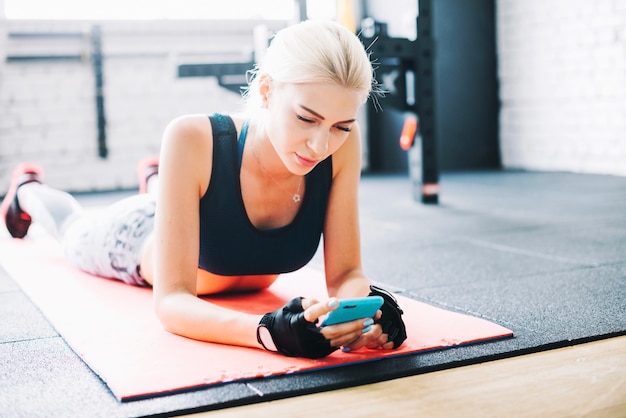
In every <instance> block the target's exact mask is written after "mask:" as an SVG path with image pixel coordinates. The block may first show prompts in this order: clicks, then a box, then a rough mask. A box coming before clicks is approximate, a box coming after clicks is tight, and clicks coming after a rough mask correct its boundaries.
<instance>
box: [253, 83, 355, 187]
mask: <svg viewBox="0 0 626 418" xmlns="http://www.w3.org/2000/svg"><path fill="white" fill-rule="evenodd" d="M266 87H267V90H266V91H265V94H264V95H263V94H262V97H264V99H265V101H264V106H265V107H266V109H267V115H266V116H267V117H266V119H265V132H266V134H267V136H268V137H269V140H270V142H271V143H272V145H273V146H274V149H275V150H276V152H277V154H278V156H279V157H280V159H281V160H282V162H283V164H284V165H285V166H286V167H287V169H288V170H289V171H290V172H292V173H293V174H298V175H304V174H307V173H308V172H310V171H311V170H312V169H313V167H315V165H317V164H318V163H319V162H321V161H322V160H324V159H325V158H327V157H328V156H329V155H331V154H333V153H334V152H335V151H337V150H338V149H339V148H340V147H341V145H342V144H343V143H344V142H345V141H346V139H348V136H349V134H350V130H351V129H353V128H354V124H355V119H356V114H357V111H358V109H359V107H360V105H361V104H362V103H363V101H364V98H365V96H364V94H365V93H364V92H362V91H358V90H354V89H350V88H347V87H342V86H339V85H336V84H325V83H324V84H321V83H320V84H317V83H314V84H280V83H276V82H269V84H268V85H267V86H266ZM262 88H263V87H262Z"/></svg>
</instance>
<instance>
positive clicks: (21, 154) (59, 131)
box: [0, 18, 284, 195]
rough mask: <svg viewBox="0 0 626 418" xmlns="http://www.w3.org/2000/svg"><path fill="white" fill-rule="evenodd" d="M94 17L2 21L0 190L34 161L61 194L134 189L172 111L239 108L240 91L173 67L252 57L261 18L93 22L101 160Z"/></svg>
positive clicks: (177, 113) (276, 25)
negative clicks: (138, 169) (98, 38)
mask: <svg viewBox="0 0 626 418" xmlns="http://www.w3.org/2000/svg"><path fill="white" fill-rule="evenodd" d="M93 23H94V22H84V21H35V20H33V21H17V20H6V19H1V18H0V195H4V194H5V193H6V190H7V189H8V186H9V180H10V175H11V171H12V170H13V168H14V167H15V166H16V165H17V164H18V163H19V162H23V161H31V162H35V163H38V164H41V165H42V166H43V167H44V170H45V174H46V182H47V183H49V184H50V185H52V186H55V187H58V188H61V189H64V190H68V191H96V190H115V189H127V188H134V187H136V186H137V178H136V174H135V165H136V162H137V160H138V159H139V158H141V157H144V156H146V155H153V154H157V153H158V151H159V148H160V142H161V136H162V132H163V129H164V128H165V126H166V125H167V123H168V122H169V121H171V120H172V119H173V118H175V117H177V116H180V115H183V114H187V113H201V114H209V113H212V112H216V111H220V112H225V113H229V112H235V111H237V110H239V109H240V108H241V95H239V94H237V93H235V92H232V91H229V90H227V89H225V88H223V87H220V86H219V84H218V82H217V80H216V79H215V78H214V77H188V78H180V77H178V65H179V64H183V63H207V62H209V63H227V62H247V61H249V60H251V59H252V56H251V53H252V51H253V48H254V42H253V36H252V33H253V27H254V26H255V25H256V24H258V23H259V22H253V21H215V22H206V21H203V22H193V21H136V22H131V21H103V22H99V24H100V26H101V33H102V54H103V65H102V75H103V96H104V110H105V112H104V114H105V118H106V146H107V149H108V156H107V157H106V158H101V157H100V156H99V149H98V124H97V119H98V117H97V111H96V100H95V96H96V93H95V92H96V82H95V72H94V66H93V63H92V60H91V57H90V53H91V50H92V47H91V37H90V36H89V32H90V30H91V28H92V25H93ZM265 23H267V22H265ZM269 25H270V29H271V30H277V29H279V28H280V27H282V26H284V22H269ZM81 33H82V34H84V35H83V36H81ZM35 34H39V36H34V35H35ZM43 34H45V35H43ZM25 57H26V58H27V57H39V58H38V59H25ZM55 57H56V58H55ZM81 57H82V58H81Z"/></svg>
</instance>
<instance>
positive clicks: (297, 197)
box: [292, 193, 300, 203]
mask: <svg viewBox="0 0 626 418" xmlns="http://www.w3.org/2000/svg"><path fill="white" fill-rule="evenodd" d="M292 199H293V202H294V203H298V202H299V201H300V193H295V194H294V195H293V198H292Z"/></svg>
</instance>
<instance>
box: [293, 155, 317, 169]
mask: <svg viewBox="0 0 626 418" xmlns="http://www.w3.org/2000/svg"><path fill="white" fill-rule="evenodd" d="M296 158H297V159H298V162H299V163H300V164H301V165H303V166H304V167H307V168H311V167H315V166H316V165H317V163H318V162H319V161H318V160H311V159H309V158H305V157H303V156H301V155H299V154H296Z"/></svg>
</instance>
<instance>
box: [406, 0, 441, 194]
mask: <svg viewBox="0 0 626 418" xmlns="http://www.w3.org/2000/svg"><path fill="white" fill-rule="evenodd" d="M432 3H433V0H419V15H418V18H417V39H416V43H417V59H416V61H415V69H416V72H415V98H416V100H415V113H416V114H417V115H419V130H420V136H421V156H420V157H421V158H420V159H421V179H419V180H421V181H413V185H412V187H413V196H414V197H415V198H416V199H417V198H419V197H421V201H422V202H423V203H438V202H439V164H438V161H437V136H436V129H435V126H436V124H435V77H434V73H435V72H434V61H435V42H434V37H433V15H432Z"/></svg>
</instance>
